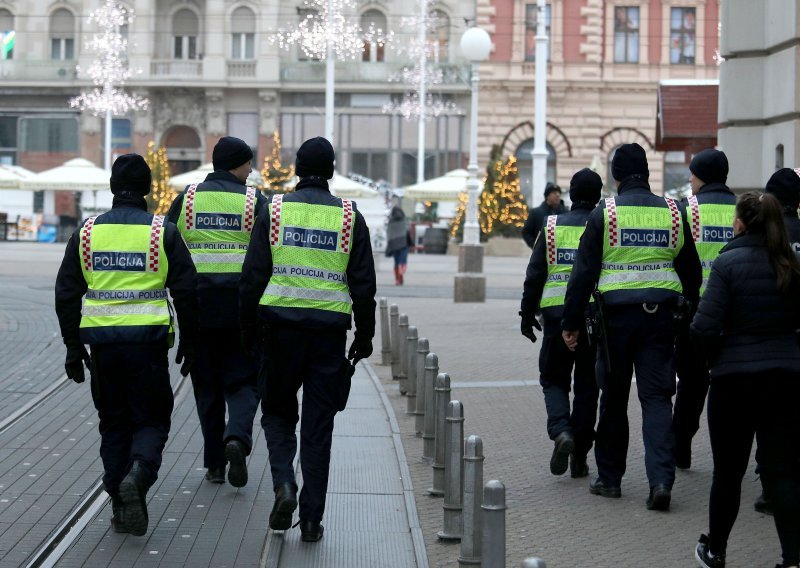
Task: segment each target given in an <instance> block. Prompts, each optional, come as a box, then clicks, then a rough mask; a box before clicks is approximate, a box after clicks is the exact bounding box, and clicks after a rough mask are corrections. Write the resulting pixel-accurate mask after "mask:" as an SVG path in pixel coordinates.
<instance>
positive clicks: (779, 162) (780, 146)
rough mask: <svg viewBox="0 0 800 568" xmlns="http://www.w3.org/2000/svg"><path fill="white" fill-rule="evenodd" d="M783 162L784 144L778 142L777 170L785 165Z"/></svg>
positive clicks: (776, 150) (776, 154)
mask: <svg viewBox="0 0 800 568" xmlns="http://www.w3.org/2000/svg"><path fill="white" fill-rule="evenodd" d="M783 164H784V161H783V144H778V145H777V146H776V147H775V170H776V171H777V170H779V169H781V168H782V167H784V166H783Z"/></svg>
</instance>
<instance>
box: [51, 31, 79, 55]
mask: <svg viewBox="0 0 800 568" xmlns="http://www.w3.org/2000/svg"><path fill="white" fill-rule="evenodd" d="M50 59H61V60H65V59H75V40H74V39H73V38H71V37H60V38H59V37H54V38H51V39H50Z"/></svg>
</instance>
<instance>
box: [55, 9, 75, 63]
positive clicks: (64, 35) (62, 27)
mask: <svg viewBox="0 0 800 568" xmlns="http://www.w3.org/2000/svg"><path fill="white" fill-rule="evenodd" d="M50 59H75V16H73V15H72V12H70V11H69V10H65V9H64V8H59V9H58V10H56V11H55V12H53V13H52V14H50Z"/></svg>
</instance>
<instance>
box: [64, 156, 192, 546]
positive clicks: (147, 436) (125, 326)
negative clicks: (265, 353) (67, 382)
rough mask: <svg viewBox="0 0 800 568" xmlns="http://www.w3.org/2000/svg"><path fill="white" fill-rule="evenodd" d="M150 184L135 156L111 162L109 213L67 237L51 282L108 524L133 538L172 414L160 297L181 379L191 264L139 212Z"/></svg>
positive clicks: (172, 234)
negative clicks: (87, 412)
mask: <svg viewBox="0 0 800 568" xmlns="http://www.w3.org/2000/svg"><path fill="white" fill-rule="evenodd" d="M150 186H151V177H150V168H149V167H148V166H147V164H146V163H145V161H144V159H143V158H142V157H141V156H139V155H138V154H125V155H124V156H120V157H119V158H117V160H116V161H115V162H114V165H113V167H112V168H111V191H112V192H113V193H114V201H113V206H112V209H111V211H109V212H107V213H103V214H102V215H99V216H97V217H91V218H89V219H87V220H86V221H85V222H84V224H83V226H82V227H81V228H80V229H78V230H77V231H75V232H74V233H73V235H72V237H71V238H70V240H69V242H68V243H67V248H66V250H65V252H64V260H63V261H62V263H61V268H60V269H59V271H58V276H57V278H56V312H57V314H58V320H59V324H60V326H61V335H62V336H63V338H64V344H65V345H66V346H67V358H66V365H65V367H66V371H67V376H68V377H69V378H70V379H72V380H73V381H75V382H76V383H82V382H83V381H84V377H85V375H84V369H83V366H84V364H86V366H88V367H90V369H91V383H92V385H91V386H92V389H91V390H92V399H93V400H94V405H95V408H97V413H98V415H99V417H100V424H99V429H100V437H101V442H100V457H101V458H102V460H103V468H104V470H105V473H104V475H103V485H104V486H105V490H106V492H108V494H109V495H110V496H111V504H112V511H113V516H112V517H111V526H112V529H113V530H114V531H116V532H130V533H131V534H134V535H136V536H141V535H143V534H144V533H145V532H146V531H147V522H148V519H147V502H146V495H147V490H148V489H149V488H150V486H152V485H153V483H154V482H155V481H156V479H157V476H158V470H159V467H160V466H161V453H162V451H163V450H164V444H165V443H166V441H167V435H168V434H169V428H170V416H171V414H172V406H173V398H172V389H171V387H170V379H169V369H168V366H169V363H168V360H167V351H168V350H169V348H170V346H171V344H172V336H173V321H172V315H171V309H170V306H169V301H168V298H167V289H169V293H170V294H171V296H172V300H173V302H174V304H175V309H176V311H177V314H178V322H179V323H180V331H181V337H180V339H181V341H180V345H179V348H178V351H179V353H180V354H181V360H184V359H185V361H184V364H183V366H182V367H181V373H182V374H183V376H186V375H187V374H188V372H189V369H190V368H191V366H192V363H193V354H194V351H195V350H194V339H195V329H196V327H197V310H198V307H197V292H196V274H195V269H194V265H193V264H192V259H191V256H190V255H189V251H188V250H187V248H186V245H185V244H184V242H183V239H181V237H180V235H179V234H178V231H177V229H176V228H175V226H174V225H173V224H171V223H165V222H164V218H163V217H160V216H157V215H156V216H154V215H150V214H149V213H148V212H147V204H146V202H145V199H144V196H145V195H147V194H148V193H149V192H150ZM84 296H85V299H84V301H83V307H81V298H83V297H84ZM87 343H88V344H89V345H91V348H92V353H91V361H90V360H89V354H88V353H87V351H86V348H85V347H84V345H85V344H87Z"/></svg>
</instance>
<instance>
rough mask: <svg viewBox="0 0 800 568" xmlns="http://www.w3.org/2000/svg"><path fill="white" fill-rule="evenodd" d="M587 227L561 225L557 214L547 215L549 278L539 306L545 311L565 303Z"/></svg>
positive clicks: (546, 238) (546, 242) (546, 232)
mask: <svg viewBox="0 0 800 568" xmlns="http://www.w3.org/2000/svg"><path fill="white" fill-rule="evenodd" d="M585 228H586V227H585V225H580V226H576V225H565V224H561V225H559V224H558V216H557V215H549V216H548V217H547V222H546V224H545V232H544V238H545V248H546V255H547V280H546V281H545V285H544V288H543V290H542V298H541V300H540V301H539V307H540V308H541V309H542V311H544V312H545V313H546V311H547V310H548V308H557V307H560V306H563V305H564V297H565V295H566V293H567V284H568V283H569V276H570V273H571V272H572V265H573V263H574V262H575V257H576V255H577V252H578V245H579V244H580V241H581V235H583V231H584V229H585ZM553 315H555V314H553Z"/></svg>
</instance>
